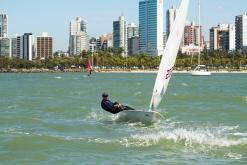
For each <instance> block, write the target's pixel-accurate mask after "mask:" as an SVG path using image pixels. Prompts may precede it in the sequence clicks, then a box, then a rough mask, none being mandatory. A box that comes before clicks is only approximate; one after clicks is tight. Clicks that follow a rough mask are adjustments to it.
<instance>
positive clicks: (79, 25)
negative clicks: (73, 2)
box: [70, 17, 87, 35]
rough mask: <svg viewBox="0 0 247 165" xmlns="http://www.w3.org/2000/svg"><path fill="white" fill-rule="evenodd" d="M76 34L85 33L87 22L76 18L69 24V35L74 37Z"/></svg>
mask: <svg viewBox="0 0 247 165" xmlns="http://www.w3.org/2000/svg"><path fill="white" fill-rule="evenodd" d="M78 32H85V33H87V21H86V20H85V19H83V18H81V17H76V19H75V20H72V21H71V22H70V35H76V33H78Z"/></svg>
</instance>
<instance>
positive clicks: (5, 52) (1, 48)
mask: <svg viewBox="0 0 247 165" xmlns="http://www.w3.org/2000/svg"><path fill="white" fill-rule="evenodd" d="M11 44H12V43H11V38H9V37H8V15H7V14H6V13H0V56H5V57H12V49H11Z"/></svg>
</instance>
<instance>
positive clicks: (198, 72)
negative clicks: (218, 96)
mask: <svg viewBox="0 0 247 165" xmlns="http://www.w3.org/2000/svg"><path fill="white" fill-rule="evenodd" d="M200 2H201V1H200V0H198V8H199V35H198V42H199V54H198V65H197V67H196V68H195V69H194V70H192V71H191V75H192V76H210V75H211V74H212V73H211V72H209V71H208V70H207V67H206V66H205V65H201V62H200V61H201V50H200V48H201V3H200Z"/></svg>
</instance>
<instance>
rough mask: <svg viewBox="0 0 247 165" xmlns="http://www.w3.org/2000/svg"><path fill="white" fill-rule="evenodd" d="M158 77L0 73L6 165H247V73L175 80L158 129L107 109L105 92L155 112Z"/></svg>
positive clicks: (0, 151)
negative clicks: (103, 99)
mask: <svg viewBox="0 0 247 165" xmlns="http://www.w3.org/2000/svg"><path fill="white" fill-rule="evenodd" d="M155 77H156V74H154V73H96V74H93V75H92V76H87V74H83V73H38V74H24V73H19V74H0V164H3V165H5V164H8V165H9V164H10V165H11V164H35V165H36V164H37V165H44V164H53V165H54V164H58V165H61V164H92V165H95V164H105V165H111V164H112V165H115V164H123V165H125V164H133V165H138V164H140V165H142V164H152V165H159V164H188V165H193V164H195V165H198V164H215V165H220V164H227V165H228V164H231V165H232V164H236V165H239V164H243V165H244V164H247V75H246V74H213V75H212V76H209V77H192V76H191V75H190V74H173V77H172V79H171V82H170V84H169V86H168V90H167V92H166V95H165V97H164V99H163V100H162V103H161V104H160V106H159V108H158V111H159V112H160V113H161V114H162V115H163V116H165V119H163V120H162V121H160V122H159V123H155V124H153V125H143V124H141V123H118V122H115V121H114V119H115V116H114V115H111V114H109V113H106V112H104V111H103V110H102V109H101V107H100V101H101V93H103V92H107V93H108V94H109V97H110V99H111V100H113V101H119V102H121V103H124V104H128V105H129V106H133V107H135V108H136V109H141V110H146V109H148V107H149V104H150V99H151V93H152V89H153V85H154V81H155Z"/></svg>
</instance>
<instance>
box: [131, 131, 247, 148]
mask: <svg viewBox="0 0 247 165" xmlns="http://www.w3.org/2000/svg"><path fill="white" fill-rule="evenodd" d="M218 129H221V128H218ZM224 129H226V128H223V130H224ZM229 129H230V128H229ZM223 130H217V129H216V130H210V129H192V128H191V129H186V128H176V129H174V128H173V129H165V130H160V131H158V132H153V133H139V134H134V135H132V136H131V137H132V139H133V142H134V143H133V144H135V143H136V145H144V146H150V145H155V144H158V143H160V142H161V141H164V140H165V141H167V140H168V141H173V142H174V143H183V144H184V145H185V146H190V147H192V146H195V145H198V144H199V145H200V146H202V147H214V146H217V147H230V146H237V145H246V144H247V138H235V137H234V138H233V137H229V136H227V135H226V134H222V132H224V131H223Z"/></svg>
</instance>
